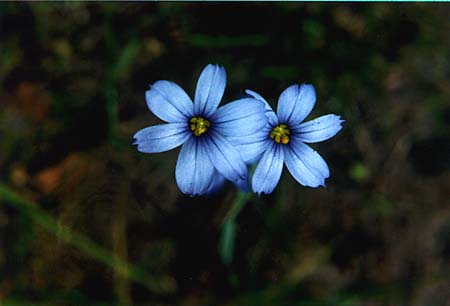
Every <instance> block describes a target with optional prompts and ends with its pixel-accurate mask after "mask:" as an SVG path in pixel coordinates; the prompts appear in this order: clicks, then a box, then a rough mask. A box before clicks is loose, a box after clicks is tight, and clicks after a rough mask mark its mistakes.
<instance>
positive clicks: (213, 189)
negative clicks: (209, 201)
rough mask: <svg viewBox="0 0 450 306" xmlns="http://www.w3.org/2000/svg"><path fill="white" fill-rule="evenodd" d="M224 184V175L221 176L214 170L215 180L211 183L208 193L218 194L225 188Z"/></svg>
mask: <svg viewBox="0 0 450 306" xmlns="http://www.w3.org/2000/svg"><path fill="white" fill-rule="evenodd" d="M224 182H225V177H224V176H223V175H222V174H220V173H219V172H218V171H217V170H214V175H213V179H212V180H211V183H210V185H209V187H208V190H207V191H206V193H207V194H214V193H217V192H218V191H219V190H220V188H221V187H222V186H223V183H224Z"/></svg>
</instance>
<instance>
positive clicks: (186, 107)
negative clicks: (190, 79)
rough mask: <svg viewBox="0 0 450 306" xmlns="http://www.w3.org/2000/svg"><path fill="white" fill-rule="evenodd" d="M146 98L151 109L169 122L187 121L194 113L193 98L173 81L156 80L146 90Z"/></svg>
mask: <svg viewBox="0 0 450 306" xmlns="http://www.w3.org/2000/svg"><path fill="white" fill-rule="evenodd" d="M145 98H146V100H147V106H148V108H149V109H150V111H151V112H152V113H154V114H155V115H156V116H158V117H159V118H160V119H162V120H164V121H167V122H186V121H187V120H188V118H190V117H192V116H193V114H194V112H193V110H194V105H193V104H192V101H191V99H190V98H189V96H188V95H187V94H186V92H185V91H184V90H183V89H182V88H181V87H180V86H178V85H177V84H175V83H173V82H169V81H157V82H155V84H153V85H151V86H150V90H147V91H146V92H145Z"/></svg>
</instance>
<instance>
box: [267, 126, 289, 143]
mask: <svg viewBox="0 0 450 306" xmlns="http://www.w3.org/2000/svg"><path fill="white" fill-rule="evenodd" d="M290 134H291V131H290V130H289V129H288V126H287V125H286V124H280V125H277V126H276V127H274V128H273V129H272V131H271V132H270V135H269V136H270V138H272V139H273V140H274V141H275V142H276V143H280V142H281V143H282V144H287V143H288V142H289V135H290Z"/></svg>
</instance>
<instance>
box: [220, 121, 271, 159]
mask: <svg viewBox="0 0 450 306" xmlns="http://www.w3.org/2000/svg"><path fill="white" fill-rule="evenodd" d="M270 130H271V127H270V126H269V125H266V126H265V127H264V128H263V129H261V130H260V131H258V132H256V133H255V134H253V135H248V136H246V137H227V139H228V140H229V141H230V142H231V144H232V145H234V146H235V147H236V149H237V150H238V152H239V153H240V154H241V156H242V158H243V159H244V161H245V162H246V163H254V162H256V161H258V160H259V159H260V158H261V155H262V154H263V153H264V151H265V150H266V149H267V148H268V146H269V144H270V142H271V140H270V139H269V133H270Z"/></svg>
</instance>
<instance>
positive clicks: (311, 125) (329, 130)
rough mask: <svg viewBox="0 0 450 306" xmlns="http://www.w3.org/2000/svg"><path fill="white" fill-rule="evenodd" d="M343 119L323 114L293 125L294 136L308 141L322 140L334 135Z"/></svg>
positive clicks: (340, 126)
mask: <svg viewBox="0 0 450 306" xmlns="http://www.w3.org/2000/svg"><path fill="white" fill-rule="evenodd" d="M344 121H345V120H341V117H340V116H336V115H333V114H330V115H325V116H322V117H319V118H316V119H314V120H311V121H308V122H304V123H302V124H300V125H299V126H298V127H295V137H297V138H298V139H299V140H301V141H303V142H308V143H313V142H320V141H324V140H327V139H329V138H331V137H333V136H334V135H336V134H337V132H339V131H340V130H341V129H342V122H344Z"/></svg>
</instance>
